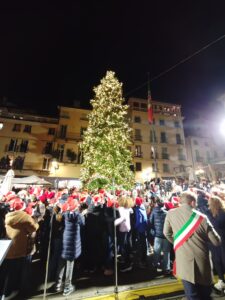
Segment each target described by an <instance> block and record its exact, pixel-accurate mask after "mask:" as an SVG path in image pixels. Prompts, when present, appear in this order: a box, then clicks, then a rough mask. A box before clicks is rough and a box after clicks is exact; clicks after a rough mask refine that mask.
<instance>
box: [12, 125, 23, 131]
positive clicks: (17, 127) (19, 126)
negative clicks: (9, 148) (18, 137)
mask: <svg viewBox="0 0 225 300" xmlns="http://www.w3.org/2000/svg"><path fill="white" fill-rule="evenodd" d="M20 130H21V124H14V126H13V131H17V132H19V131H20Z"/></svg>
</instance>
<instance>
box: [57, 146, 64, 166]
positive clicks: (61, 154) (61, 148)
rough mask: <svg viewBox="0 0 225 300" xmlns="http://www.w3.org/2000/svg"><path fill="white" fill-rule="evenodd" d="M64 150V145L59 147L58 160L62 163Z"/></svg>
mask: <svg viewBox="0 0 225 300" xmlns="http://www.w3.org/2000/svg"><path fill="white" fill-rule="evenodd" d="M64 148H65V145H64V144H61V145H58V148H57V151H58V160H59V161H60V162H62V161H63V154H64Z"/></svg>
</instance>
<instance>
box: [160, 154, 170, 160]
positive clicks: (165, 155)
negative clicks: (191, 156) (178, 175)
mask: <svg viewBox="0 0 225 300" xmlns="http://www.w3.org/2000/svg"><path fill="white" fill-rule="evenodd" d="M162 159H170V156H169V154H168V153H162Z"/></svg>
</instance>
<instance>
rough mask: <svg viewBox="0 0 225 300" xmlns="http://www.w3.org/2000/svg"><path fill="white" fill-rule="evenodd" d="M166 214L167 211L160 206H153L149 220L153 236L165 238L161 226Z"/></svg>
mask: <svg viewBox="0 0 225 300" xmlns="http://www.w3.org/2000/svg"><path fill="white" fill-rule="evenodd" d="M166 214H167V212H166V211H165V210H164V209H163V208H162V207H159V206H156V207H154V208H153V211H152V213H151V215H150V220H149V221H150V225H151V228H152V229H153V231H154V236H155V237H159V238H165V236H164V234H163V226H164V222H165V218H166Z"/></svg>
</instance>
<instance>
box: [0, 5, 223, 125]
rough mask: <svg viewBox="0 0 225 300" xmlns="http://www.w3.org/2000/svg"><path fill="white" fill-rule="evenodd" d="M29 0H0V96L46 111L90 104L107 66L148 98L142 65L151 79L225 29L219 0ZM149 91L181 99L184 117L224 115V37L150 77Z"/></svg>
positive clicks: (131, 91)
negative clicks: (221, 100) (77, 103)
mask: <svg viewBox="0 0 225 300" xmlns="http://www.w3.org/2000/svg"><path fill="white" fill-rule="evenodd" d="M35 2H36V1H29V2H28V3H26V4H25V3H23V2H21V1H16V4H15V3H14V4H12V3H11V2H10V3H11V4H7V3H6V4H5V7H3V6H2V5H1V10H0V41H1V43H0V96H6V97H8V99H9V100H10V101H11V102H14V103H16V104H20V105H21V106H27V107H33V108H35V107H36V108H39V111H42V112H46V113H48V112H51V113H52V112H53V111H54V108H56V107H57V105H65V106H67V105H68V106H71V105H72V103H73V100H78V101H80V102H81V105H82V106H83V107H88V103H89V100H90V99H91V98H92V97H93V92H92V90H93V87H94V86H96V85H97V84H99V82H100V79H101V78H102V77H103V76H104V75H105V73H106V71H107V70H113V71H115V72H116V75H117V77H118V79H119V80H120V81H122V82H123V88H124V95H125V96H126V98H128V97H131V96H134V97H145V98H146V97H147V84H145V83H146V82H147V73H148V72H150V78H154V77H155V76H157V75H158V74H160V73H161V72H163V71H165V70H167V69H168V68H170V67H171V66H173V65H174V64H176V63H178V62H179V61H181V60H182V59H184V58H186V57H187V56H189V55H191V54H193V53H194V52H195V51H197V50H199V49H201V48H202V47H204V46H205V45H207V44H208V43H210V42H212V41H214V40H216V39H217V38H219V37H220V36H222V35H224V34H225V2H224V1H211V0H210V1H201V0H198V1H196V0H194V1H193V0H186V1H172V0H171V1H166V0H164V1H160V0H158V1H151V0H147V1H141V0H139V1H137V0H136V1H131V0H130V1H125V0H120V1H116V0H114V1H113V0H112V1H111V0H106V1H100V0H96V1H84V0H80V1H76V0H73V1H70V0H67V1H60V2H57V1H54V2H52V4H50V2H48V3H47V1H45V2H46V3H45V4H43V2H40V1H39V3H36V4H35ZM57 3H58V4H57ZM6 5H8V6H7V7H6ZM139 87H140V88H139ZM151 91H152V97H153V99H155V100H160V101H165V102H172V103H177V104H181V105H182V106H183V114H184V115H185V116H186V117H188V118H191V117H193V116H195V115H196V114H197V113H198V111H201V113H202V114H204V116H205V117H206V119H209V118H216V119H218V117H221V116H222V115H225V110H223V109H221V104H220V103H219V102H218V101H217V100H218V99H219V98H220V97H221V96H222V95H223V94H224V93H225V38H224V39H222V40H221V41H219V42H217V43H216V44H214V45H212V46H211V47H210V48H208V49H207V50H205V51H203V52H202V53H200V54H198V55H196V56H195V57H194V58H192V59H191V60H189V61H188V62H186V63H184V64H182V65H180V66H178V67H177V68H175V69H174V70H172V71H170V72H168V73H167V74H166V75H164V76H162V77H160V78H158V79H156V80H153V81H152V82H151Z"/></svg>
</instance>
